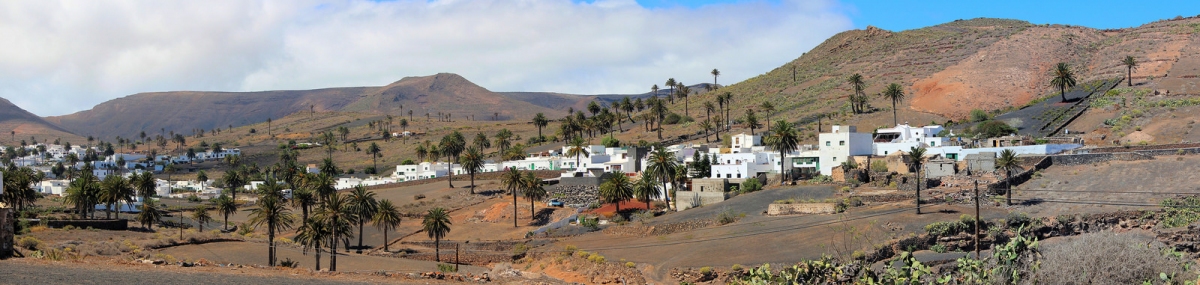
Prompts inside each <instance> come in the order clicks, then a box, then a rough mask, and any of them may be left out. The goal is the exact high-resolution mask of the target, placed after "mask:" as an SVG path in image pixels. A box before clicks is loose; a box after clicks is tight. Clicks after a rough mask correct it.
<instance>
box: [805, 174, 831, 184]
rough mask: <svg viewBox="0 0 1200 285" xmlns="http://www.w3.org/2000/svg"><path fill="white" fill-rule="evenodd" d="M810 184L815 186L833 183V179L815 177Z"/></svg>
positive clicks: (821, 176) (825, 176) (823, 176)
mask: <svg viewBox="0 0 1200 285" xmlns="http://www.w3.org/2000/svg"><path fill="white" fill-rule="evenodd" d="M808 182H809V183H813V184H825V183H830V182H833V178H832V177H829V176H828V175H817V177H813V179H809V180H808Z"/></svg>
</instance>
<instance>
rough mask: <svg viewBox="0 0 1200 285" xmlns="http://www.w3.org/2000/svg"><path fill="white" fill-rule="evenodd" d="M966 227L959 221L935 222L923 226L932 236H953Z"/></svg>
mask: <svg viewBox="0 0 1200 285" xmlns="http://www.w3.org/2000/svg"><path fill="white" fill-rule="evenodd" d="M966 229H967V225H965V224H963V223H962V222H961V221H945V222H935V223H932V224H929V225H926V226H925V232H927V233H929V234H930V235H934V236H940V237H945V236H953V235H957V234H958V233H961V232H963V231H964V230H966Z"/></svg>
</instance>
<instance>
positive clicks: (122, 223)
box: [29, 219, 129, 231]
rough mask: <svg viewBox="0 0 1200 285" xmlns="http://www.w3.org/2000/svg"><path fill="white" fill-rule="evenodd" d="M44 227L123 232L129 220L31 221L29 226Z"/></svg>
mask: <svg viewBox="0 0 1200 285" xmlns="http://www.w3.org/2000/svg"><path fill="white" fill-rule="evenodd" d="M43 223H44V225H46V227H48V228H52V229H61V228H63V227H66V226H73V227H76V228H80V229H86V228H93V229H99V230H110V231H124V230H128V229H129V220H125V219H120V220H40V221H39V220H31V221H30V222H29V224H30V225H41V224H43Z"/></svg>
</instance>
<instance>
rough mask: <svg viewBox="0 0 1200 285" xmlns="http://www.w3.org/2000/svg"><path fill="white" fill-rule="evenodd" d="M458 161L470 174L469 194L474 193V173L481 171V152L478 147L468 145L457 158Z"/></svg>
mask: <svg viewBox="0 0 1200 285" xmlns="http://www.w3.org/2000/svg"><path fill="white" fill-rule="evenodd" d="M458 163H459V164H461V165H462V168H463V170H465V171H467V174H469V175H471V194H475V173H479V172H480V171H483V153H482V152H480V151H479V149H478V148H475V147H468V148H467V151H465V152H463V154H462V157H459V158H458Z"/></svg>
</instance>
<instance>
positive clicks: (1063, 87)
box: [1059, 85, 1067, 103]
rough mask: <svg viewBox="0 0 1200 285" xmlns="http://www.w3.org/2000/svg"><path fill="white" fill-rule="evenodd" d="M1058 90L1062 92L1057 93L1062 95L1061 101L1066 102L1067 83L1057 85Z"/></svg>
mask: <svg viewBox="0 0 1200 285" xmlns="http://www.w3.org/2000/svg"><path fill="white" fill-rule="evenodd" d="M1059 90H1060V92H1062V93H1059V96H1062V101H1063V103H1066V102H1067V85H1061V86H1059Z"/></svg>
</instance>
